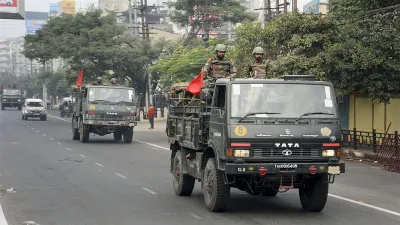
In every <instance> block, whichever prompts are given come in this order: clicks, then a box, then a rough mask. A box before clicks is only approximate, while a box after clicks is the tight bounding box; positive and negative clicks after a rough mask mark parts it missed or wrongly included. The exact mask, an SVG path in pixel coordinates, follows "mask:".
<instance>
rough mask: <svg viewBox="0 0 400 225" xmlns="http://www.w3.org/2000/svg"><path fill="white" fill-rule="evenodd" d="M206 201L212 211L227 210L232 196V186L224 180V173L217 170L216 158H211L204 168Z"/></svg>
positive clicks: (207, 206)
mask: <svg viewBox="0 0 400 225" xmlns="http://www.w3.org/2000/svg"><path fill="white" fill-rule="evenodd" d="M203 179H204V187H203V190H204V202H205V204H206V208H207V210H208V211H211V212H223V211H225V209H226V207H227V205H228V200H229V197H230V187H229V185H227V184H225V182H224V174H223V173H222V171H219V170H217V166H216V163H215V159H214V158H209V159H208V161H207V165H206V168H205V169H204V177H203Z"/></svg>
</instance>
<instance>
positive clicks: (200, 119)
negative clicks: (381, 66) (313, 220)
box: [166, 75, 345, 212]
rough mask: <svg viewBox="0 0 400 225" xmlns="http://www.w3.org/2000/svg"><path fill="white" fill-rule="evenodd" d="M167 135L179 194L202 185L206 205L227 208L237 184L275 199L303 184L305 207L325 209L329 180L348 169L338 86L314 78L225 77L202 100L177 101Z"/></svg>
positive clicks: (187, 193) (203, 93)
mask: <svg viewBox="0 0 400 225" xmlns="http://www.w3.org/2000/svg"><path fill="white" fill-rule="evenodd" d="M170 101H174V104H170V112H169V115H168V119H167V129H166V132H167V136H168V140H169V143H170V150H171V159H170V160H171V165H170V172H171V173H172V176H173V187H174V190H175V193H176V195H178V196H190V195H191V193H192V191H193V187H194V184H195V180H198V181H200V182H201V187H202V190H203V193H204V201H205V205H206V208H207V209H208V210H209V211H211V212H218V211H224V210H225V209H226V207H227V204H228V200H229V197H230V188H237V189H239V190H242V191H245V192H247V193H249V194H250V195H258V196H275V195H277V194H278V193H282V192H285V191H288V190H290V189H299V196H300V202H301V205H302V207H303V208H304V209H305V210H306V211H309V212H319V211H321V210H323V208H324V207H325V204H326V202H327V197H328V184H329V183H333V182H334V180H335V176H336V175H340V174H341V173H344V172H345V164H344V163H341V162H340V155H341V149H340V148H341V127H340V124H339V118H338V110H337V105H336V98H335V93H334V89H333V86H332V84H331V83H329V82H324V81H317V80H316V79H315V77H314V76H307V75H296V76H295V75H293V76H284V77H283V79H276V80H272V79H218V80H216V82H215V85H214V87H213V88H203V89H202V90H201V93H200V97H199V98H196V97H193V96H188V94H187V93H186V94H184V97H181V98H179V99H174V98H171V99H170Z"/></svg>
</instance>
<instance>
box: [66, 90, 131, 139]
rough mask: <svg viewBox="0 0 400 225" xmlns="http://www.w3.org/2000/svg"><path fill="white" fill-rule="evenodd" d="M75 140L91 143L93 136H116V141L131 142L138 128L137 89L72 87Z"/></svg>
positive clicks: (73, 133) (73, 135) (73, 136)
mask: <svg viewBox="0 0 400 225" xmlns="http://www.w3.org/2000/svg"><path fill="white" fill-rule="evenodd" d="M72 89H73V97H72V99H73V102H72V106H73V113H72V127H71V128H72V139H73V140H80V141H81V142H82V143H86V142H88V141H89V135H90V133H94V134H97V135H100V136H104V135H107V134H113V135H114V140H115V141H121V140H122V139H123V141H124V142H125V143H131V142H132V138H133V128H134V127H135V126H137V121H138V115H137V114H136V112H137V98H136V96H135V89H133V88H128V87H122V86H108V85H106V84H105V85H83V86H82V87H77V86H72Z"/></svg>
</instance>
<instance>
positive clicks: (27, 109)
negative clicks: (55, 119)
mask: <svg viewBox="0 0 400 225" xmlns="http://www.w3.org/2000/svg"><path fill="white" fill-rule="evenodd" d="M29 117H36V118H40V120H43V121H46V119H47V111H46V109H45V108H44V106H43V101H42V99H35V98H27V99H25V102H24V105H23V106H22V119H23V120H27V119H28V118H29Z"/></svg>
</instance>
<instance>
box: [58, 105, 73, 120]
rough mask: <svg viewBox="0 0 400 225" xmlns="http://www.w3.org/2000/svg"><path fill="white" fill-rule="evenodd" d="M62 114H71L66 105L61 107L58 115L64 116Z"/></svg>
mask: <svg viewBox="0 0 400 225" xmlns="http://www.w3.org/2000/svg"><path fill="white" fill-rule="evenodd" d="M64 116H67V117H70V116H71V112H70V110H69V107H68V106H64V107H63V108H62V109H61V112H60V117H64Z"/></svg>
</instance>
